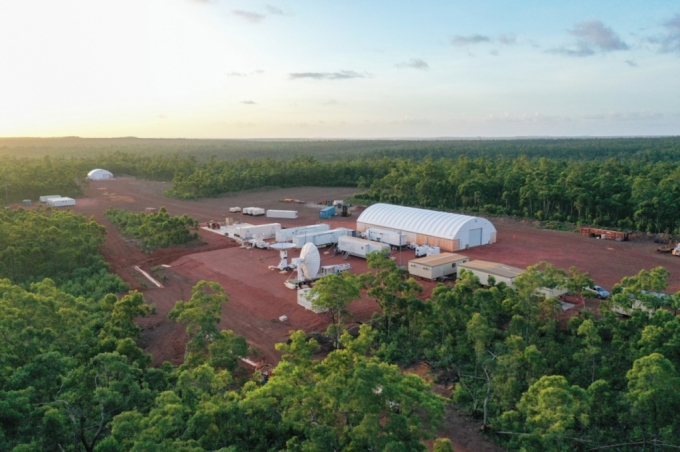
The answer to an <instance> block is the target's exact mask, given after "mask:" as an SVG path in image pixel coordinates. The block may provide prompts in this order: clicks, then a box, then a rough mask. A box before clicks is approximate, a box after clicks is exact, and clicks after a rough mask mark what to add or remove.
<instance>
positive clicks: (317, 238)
mask: <svg viewBox="0 0 680 452" xmlns="http://www.w3.org/2000/svg"><path fill="white" fill-rule="evenodd" d="M348 235H352V230H351V229H347V228H337V229H331V230H330V231H324V232H315V233H314V234H303V235H296V236H294V237H293V243H294V244H295V247H296V248H302V247H303V246H305V243H313V244H314V245H316V246H317V247H320V246H327V245H335V244H336V243H338V237H343V236H348Z"/></svg>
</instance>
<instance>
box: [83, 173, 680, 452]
mask: <svg viewBox="0 0 680 452" xmlns="http://www.w3.org/2000/svg"><path fill="white" fill-rule="evenodd" d="M169 187H170V184H168V183H162V182H149V181H142V180H137V179H134V178H127V177H122V178H118V179H116V180H111V181H97V182H92V183H91V186H90V187H89V188H88V190H87V193H86V196H87V197H86V198H82V199H78V201H77V202H78V204H77V206H76V207H75V208H74V209H75V210H76V211H78V212H80V213H83V214H85V215H94V217H95V218H96V220H97V221H98V222H100V223H101V224H104V225H105V226H106V227H107V230H108V231H109V234H108V235H107V238H106V243H105V244H104V246H103V247H102V253H103V254H104V256H105V258H106V260H107V261H108V262H110V263H111V268H112V271H114V272H116V273H117V274H119V275H120V276H121V277H122V278H123V279H125V280H126V281H127V282H128V283H129V284H131V285H132V287H133V288H135V289H139V290H141V291H143V292H144V296H145V299H146V301H147V302H148V303H149V304H151V305H154V306H155V307H156V312H155V314H153V315H151V316H149V317H147V318H144V319H140V320H139V325H140V326H141V327H142V328H143V332H142V341H141V345H142V347H143V348H144V350H145V351H146V352H148V353H151V354H152V355H153V357H154V364H160V363H162V362H163V361H166V360H167V361H171V362H173V363H180V362H181V361H182V357H183V354H184V346H185V343H186V335H185V333H184V328H183V326H182V325H178V324H175V323H173V322H170V321H169V320H168V319H167V314H168V312H169V311H170V310H171V309H172V307H173V306H174V304H175V302H176V301H177V300H188V299H189V297H190V294H191V288H192V286H193V285H194V284H195V283H196V282H198V281H199V280H201V279H207V280H212V281H216V282H218V283H220V284H221V285H222V286H223V287H224V289H225V291H226V292H227V294H228V295H229V298H230V302H229V303H227V304H226V305H225V307H224V308H223V315H222V318H223V320H222V323H221V324H220V328H222V329H231V330H233V331H234V332H236V333H237V334H241V335H243V336H245V337H246V338H247V340H248V342H249V344H250V345H251V346H252V347H254V348H255V349H257V351H258V358H257V359H258V360H262V361H265V362H268V363H270V364H275V363H276V362H277V361H278V359H279V354H278V352H277V351H276V350H275V349H274V345H275V344H276V343H277V342H282V341H285V340H286V339H287V338H288V334H289V332H290V331H292V330H296V329H303V330H305V331H306V332H312V331H323V330H325V329H326V327H327V325H328V320H327V319H326V318H325V317H324V316H323V315H317V314H314V313H312V312H310V311H306V310H305V309H304V308H302V307H300V306H298V305H297V303H296V292H295V291H293V290H290V289H287V288H285V287H284V285H283V282H284V280H285V279H286V278H287V277H288V275H287V274H280V273H279V272H278V271H272V270H269V269H268V266H269V265H276V264H277V263H278V253H277V252H276V251H273V250H259V249H252V250H249V249H241V248H237V247H236V246H237V244H236V243H235V242H234V241H233V240H231V239H227V238H225V237H222V236H220V235H218V234H215V233H212V232H209V231H205V230H201V231H200V235H201V242H202V243H199V244H188V245H186V246H180V247H172V248H169V249H165V250H158V251H156V252H154V253H152V254H150V255H147V254H143V253H142V252H140V251H139V250H138V249H137V248H136V247H135V246H134V243H133V242H132V241H130V240H127V239H125V238H123V237H121V236H120V235H119V234H118V233H117V230H116V229H115V228H114V227H112V225H111V223H110V222H109V221H108V220H106V219H105V218H104V215H103V214H104V211H105V210H106V209H107V208H108V207H109V206H114V207H117V208H125V209H129V210H132V211H137V212H142V211H144V209H145V208H146V207H155V208H159V207H161V206H165V207H166V208H167V209H168V211H169V212H170V214H172V215H182V214H185V213H186V214H188V215H189V216H191V217H193V218H195V219H197V220H199V221H200V222H202V223H203V222H206V221H207V220H211V219H214V220H220V221H224V217H233V218H235V219H244V221H247V222H249V223H253V224H263V223H270V222H279V223H281V224H282V225H283V226H286V227H293V226H300V225H306V224H313V223H317V222H318V221H319V220H318V210H319V207H318V206H315V205H314V204H313V203H314V202H315V201H317V200H320V199H346V198H349V197H350V196H351V195H352V194H353V193H354V191H355V190H353V189H351V188H349V189H348V188H318V187H303V188H292V189H281V190H271V191H256V192H247V193H240V194H238V195H235V196H230V197H222V198H213V199H201V200H191V201H182V200H175V199H170V198H165V197H164V196H163V195H162V193H163V191H164V190H166V189H167V188H169ZM283 198H297V199H302V200H304V201H306V202H307V203H308V204H304V205H295V204H287V203H282V202H279V201H278V200H279V199H283ZM232 206H239V207H249V206H257V207H263V208H265V209H268V208H274V209H282V210H298V212H299V218H298V219H295V220H280V219H277V220H269V219H267V218H265V217H254V218H253V217H243V216H242V215H241V214H230V213H229V212H228V208H229V207H232ZM358 214H359V211H355V212H354V215H355V216H353V217H350V218H341V217H335V218H334V219H333V220H332V221H330V224H331V227H338V226H344V227H350V228H353V227H354V226H355V222H356V216H358ZM491 221H492V222H493V223H494V225H495V226H496V228H497V230H498V242H497V243H496V244H494V245H491V246H483V247H478V248H473V249H471V250H466V251H462V252H461V254H464V255H467V256H470V257H471V258H473V259H484V260H492V261H497V262H502V263H505V264H508V265H513V266H517V267H521V268H524V267H527V266H529V265H532V264H535V263H537V262H539V261H547V262H549V263H551V264H553V265H555V266H558V267H561V268H564V269H568V268H569V267H570V266H576V267H577V268H578V269H579V270H580V271H588V272H589V273H590V274H591V276H592V277H593V278H594V280H595V281H596V282H597V283H598V284H600V285H602V286H604V287H605V288H606V289H611V286H612V285H613V284H615V283H617V282H618V281H620V279H621V278H622V277H624V276H630V275H634V274H636V273H637V272H638V271H639V270H640V269H642V268H646V269H650V268H653V267H656V266H659V265H661V266H664V267H666V268H667V269H668V270H669V271H670V273H671V277H670V281H669V282H670V284H669V291H670V292H675V291H678V290H680V259H677V258H674V257H672V256H670V255H663V254H657V253H655V252H654V250H655V248H656V245H655V244H654V243H651V242H644V241H639V242H613V241H604V240H595V239H590V238H587V237H582V236H580V235H578V234H575V233H573V232H558V231H551V230H541V229H536V228H535V227H533V226H532V225H531V223H529V222H524V221H519V220H514V219H510V218H492V219H491ZM324 251H325V250H323V249H322V250H321V252H322V259H323V260H324V263H343V262H349V263H351V264H352V267H353V269H352V271H353V272H356V273H361V272H365V271H366V270H367V267H366V262H365V261H364V260H362V259H358V258H350V259H349V260H347V261H343V260H342V259H341V258H340V257H339V256H338V257H336V256H331V255H326V254H323V252H324ZM296 256H297V250H293V252H291V253H289V259H291V258H293V257H296ZM413 257H414V256H413V251H403V252H402V253H401V255H399V254H396V255H395V258H396V259H397V262H401V264H402V265H406V263H407V261H408V260H409V259H411V258H413ZM161 264H165V265H170V268H160V269H159V268H158V267H157V266H159V265H161ZM135 265H138V266H140V267H141V268H143V269H144V270H146V271H151V272H152V273H153V274H154V275H155V277H156V278H157V279H161V280H162V282H163V285H164V286H165V287H164V288H162V289H158V288H155V287H153V286H151V284H150V283H149V282H148V281H147V280H145V279H144V277H142V276H141V275H139V274H138V272H136V271H135V270H134V269H133V266H135ZM152 267H156V268H155V269H154V270H151V269H152ZM421 283H423V282H421ZM423 285H424V286H425V294H424V296H427V295H428V294H429V291H430V290H431V288H432V287H433V286H434V284H432V283H427V282H424V283H423ZM150 286H151V287H150ZM351 310H352V312H353V314H354V316H355V320H356V321H359V322H361V321H365V320H367V319H368V318H370V316H371V315H372V313H373V312H376V311H377V310H378V306H377V304H376V303H375V302H373V301H372V300H368V299H362V300H360V301H358V302H355V303H353V305H352V307H351ZM281 315H286V316H287V317H288V320H287V321H285V322H280V321H279V320H278V318H279V316H281ZM442 434H445V435H446V436H448V437H450V438H451V439H452V441H453V442H454V446H455V449H456V450H457V451H459V452H473V451H497V450H501V449H500V448H498V446H496V445H494V444H493V443H492V442H490V441H487V440H486V439H485V438H484V437H482V436H481V435H479V433H478V431H477V424H475V423H474V422H473V421H471V420H469V419H467V418H466V417H465V416H464V415H462V414H460V413H458V412H455V411H453V410H448V411H447V427H446V429H445V431H443V432H442Z"/></svg>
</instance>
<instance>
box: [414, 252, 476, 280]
mask: <svg viewBox="0 0 680 452" xmlns="http://www.w3.org/2000/svg"><path fill="white" fill-rule="evenodd" d="M469 261H470V258H469V257H467V256H462V255H460V254H454V253H441V254H436V255H434V256H426V257H421V258H419V259H411V260H410V261H408V272H409V274H410V275H411V276H417V277H420V278H423V279H429V280H430V281H435V280H437V279H440V278H446V277H447V276H450V275H455V274H457V273H458V264H464V263H465V262H469Z"/></svg>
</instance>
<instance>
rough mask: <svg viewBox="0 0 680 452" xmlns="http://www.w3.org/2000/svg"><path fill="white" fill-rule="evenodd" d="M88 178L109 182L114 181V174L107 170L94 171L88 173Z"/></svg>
mask: <svg viewBox="0 0 680 452" xmlns="http://www.w3.org/2000/svg"><path fill="white" fill-rule="evenodd" d="M87 178H88V179H90V180H109V179H113V178H114V177H113V173H112V172H111V171H106V170H105V169H93V170H92V171H90V172H89V173H87Z"/></svg>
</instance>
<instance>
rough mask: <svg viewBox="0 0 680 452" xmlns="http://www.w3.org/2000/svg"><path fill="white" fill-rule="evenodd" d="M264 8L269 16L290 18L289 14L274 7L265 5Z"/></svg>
mask: <svg viewBox="0 0 680 452" xmlns="http://www.w3.org/2000/svg"><path fill="white" fill-rule="evenodd" d="M265 8H266V9H267V12H268V13H269V14H274V15H276V16H290V13H287V12H286V11H284V10H282V9H281V8H277V7H276V6H272V5H265Z"/></svg>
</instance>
